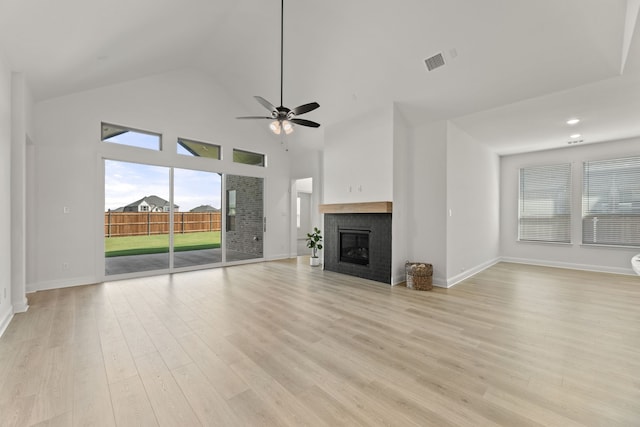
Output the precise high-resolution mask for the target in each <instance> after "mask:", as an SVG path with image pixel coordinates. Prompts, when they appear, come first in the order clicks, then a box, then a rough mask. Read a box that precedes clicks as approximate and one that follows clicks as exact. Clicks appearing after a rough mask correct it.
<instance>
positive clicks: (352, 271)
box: [321, 202, 391, 284]
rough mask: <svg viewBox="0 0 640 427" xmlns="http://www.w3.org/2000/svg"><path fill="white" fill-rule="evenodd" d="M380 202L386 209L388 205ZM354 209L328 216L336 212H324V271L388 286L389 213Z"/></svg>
mask: <svg viewBox="0 0 640 427" xmlns="http://www.w3.org/2000/svg"><path fill="white" fill-rule="evenodd" d="M384 203H385V206H387V204H388V206H389V208H388V209H387V210H390V203H387V202H384ZM354 205H358V204H354ZM323 206H332V205H323ZM333 206H337V205H333ZM340 206H344V205H340ZM321 209H322V207H321ZM341 210H343V209H339V210H338V211H341ZM344 210H348V211H349V210H352V209H344ZM358 210H359V209H353V211H354V212H344V213H342V212H340V213H330V212H335V211H336V209H325V215H324V241H325V245H324V268H325V270H329V271H335V272H336V273H342V274H349V275H352V276H357V277H362V278H365V279H370V280H375V281H378V282H383V283H387V284H390V283H391V212H372V213H369V212H364V213H361V212H358ZM370 210H371V209H370ZM374 210H378V209H374ZM379 210H385V209H379Z"/></svg>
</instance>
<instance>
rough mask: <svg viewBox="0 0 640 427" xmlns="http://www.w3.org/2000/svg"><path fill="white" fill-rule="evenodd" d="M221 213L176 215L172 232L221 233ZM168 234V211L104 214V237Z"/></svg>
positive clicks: (182, 213)
mask: <svg viewBox="0 0 640 427" xmlns="http://www.w3.org/2000/svg"><path fill="white" fill-rule="evenodd" d="M221 227H222V219H221V217H220V212H175V213H174V214H173V232H174V233H197V232H202V231H220V229H221ZM152 234H169V213H168V212H105V213H104V236H105V237H122V236H150V235H152Z"/></svg>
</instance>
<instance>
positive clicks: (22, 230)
mask: <svg viewBox="0 0 640 427" xmlns="http://www.w3.org/2000/svg"><path fill="white" fill-rule="evenodd" d="M32 105H33V101H32V99H31V94H30V91H29V87H28V85H27V81H26V79H25V76H24V74H22V73H15V72H14V73H12V77H11V288H12V291H11V295H12V299H11V301H12V303H13V310H14V312H23V311H26V310H27V298H26V283H27V279H26V272H27V212H28V210H27V141H29V140H30V137H29V135H28V129H32V126H31V124H32V123H31V122H32V115H31V111H32Z"/></svg>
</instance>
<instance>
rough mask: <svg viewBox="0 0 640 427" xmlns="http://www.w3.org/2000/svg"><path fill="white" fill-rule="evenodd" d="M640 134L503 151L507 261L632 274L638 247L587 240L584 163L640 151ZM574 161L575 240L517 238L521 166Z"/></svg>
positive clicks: (502, 206) (504, 254) (502, 209)
mask: <svg viewBox="0 0 640 427" xmlns="http://www.w3.org/2000/svg"><path fill="white" fill-rule="evenodd" d="M639 147H640V138H633V139H628V140H622V141H611V142H605V143H599V144H586V145H575V146H572V147H567V148H562V149H557V150H548V151H540V152H535V153H529V154H519V155H513V156H504V157H502V158H501V160H500V169H501V178H500V182H501V185H500V192H501V193H500V194H501V195H500V198H501V203H500V212H501V213H500V216H501V227H500V236H501V238H500V252H501V255H502V258H503V259H504V260H505V261H513V262H523V263H531V264H540V265H549V266H557V267H566V268H577V269H584V270H597V271H605V272H612V273H623V274H633V270H632V269H631V257H632V256H633V255H634V254H636V253H638V252H639V250H638V249H637V248H636V249H629V248H611V247H598V246H582V245H581V242H582V230H581V217H582V211H581V209H582V205H581V199H582V163H583V162H584V161H587V160H600V159H614V158H618V157H626V156H637V155H638V153H639V152H640V151H639ZM564 162H566V163H571V169H572V176H571V178H572V195H571V199H572V210H571V214H572V218H573V220H572V227H571V230H572V232H571V241H572V243H571V244H545V243H530V242H526V243H525V242H518V182H519V178H518V170H519V169H520V168H522V167H526V166H536V165H546V164H558V163H564Z"/></svg>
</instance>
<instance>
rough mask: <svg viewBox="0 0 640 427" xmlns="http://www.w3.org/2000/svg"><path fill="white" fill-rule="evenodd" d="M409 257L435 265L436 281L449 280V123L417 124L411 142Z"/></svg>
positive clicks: (408, 192)
mask: <svg viewBox="0 0 640 427" xmlns="http://www.w3.org/2000/svg"><path fill="white" fill-rule="evenodd" d="M409 158H410V159H411V163H410V165H409V166H408V169H409V170H410V171H411V174H410V177H409V180H408V184H407V195H408V196H407V197H408V199H407V210H408V212H407V216H408V219H407V224H408V226H407V228H408V233H409V241H410V247H409V258H410V259H409V261H415V262H427V263H430V264H432V265H433V283H434V284H436V285H438V286H446V283H447V256H446V254H447V218H446V215H445V212H446V206H447V205H446V202H447V123H446V122H445V121H440V122H434V123H429V124H426V125H423V126H419V127H416V128H414V129H413V130H412V133H411V144H410V145H409Z"/></svg>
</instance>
